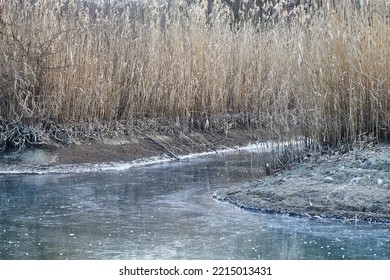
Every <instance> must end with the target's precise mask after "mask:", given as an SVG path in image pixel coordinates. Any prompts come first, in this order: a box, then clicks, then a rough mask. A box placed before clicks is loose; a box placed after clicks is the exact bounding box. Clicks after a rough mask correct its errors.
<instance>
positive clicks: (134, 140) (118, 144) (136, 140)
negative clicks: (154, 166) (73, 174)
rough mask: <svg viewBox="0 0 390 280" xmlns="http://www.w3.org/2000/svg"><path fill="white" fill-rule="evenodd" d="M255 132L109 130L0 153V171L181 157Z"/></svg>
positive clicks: (252, 137) (245, 140) (251, 137)
mask: <svg viewBox="0 0 390 280" xmlns="http://www.w3.org/2000/svg"><path fill="white" fill-rule="evenodd" d="M258 135H259V133H258V132H256V131H253V130H243V129H240V130H234V129H231V130H229V131H228V132H227V133H223V134H222V133H221V134H219V133H201V132H196V131H194V132H189V133H183V132H175V133H159V132H156V131H149V132H147V133H144V132H139V131H134V132H133V133H132V134H131V135H124V134H120V135H118V134H117V133H111V134H110V135H105V136H104V137H101V138H97V139H94V140H86V139H84V140H80V139H79V140H77V141H76V140H73V141H72V144H70V145H60V144H58V143H56V142H55V141H50V142H48V143H49V144H48V145H42V146H38V147H33V148H28V149H25V150H22V151H18V150H8V151H6V152H4V153H0V170H3V171H4V170H22V169H23V168H24V169H28V170H32V169H39V168H50V167H59V166H62V165H67V166H69V165H78V164H101V163H107V162H111V163H112V162H132V161H134V160H139V159H144V158H148V157H153V156H163V157H174V156H178V157H180V156H181V155H186V154H191V153H199V152H205V151H213V150H216V149H223V148H230V147H234V146H245V145H248V144H250V143H252V142H254V141H256V140H258V138H257V136H258Z"/></svg>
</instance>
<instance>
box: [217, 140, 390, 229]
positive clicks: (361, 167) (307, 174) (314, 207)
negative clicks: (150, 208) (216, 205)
mask: <svg viewBox="0 0 390 280" xmlns="http://www.w3.org/2000/svg"><path fill="white" fill-rule="evenodd" d="M214 198H216V199H218V200H220V201H225V202H229V203H232V204H234V205H236V206H239V207H241V208H244V209H247V210H251V211H260V212H265V213H282V214H288V215H292V216H310V217H314V218H318V219H321V218H336V219H342V220H344V221H359V220H364V221H369V222H385V223H389V222H390V146H389V145H382V146H377V147H368V148H365V149H363V150H355V151H351V152H349V153H347V154H343V155H337V154H336V155H332V156H321V157H312V156H311V157H306V158H304V159H303V161H302V162H301V163H299V164H296V165H294V166H292V167H291V169H290V170H285V171H283V172H278V173H276V174H274V175H271V176H267V177H265V178H263V179H261V180H258V181H256V182H251V183H248V184H246V185H244V186H235V187H233V188H230V189H226V190H222V191H219V192H217V193H215V194H214Z"/></svg>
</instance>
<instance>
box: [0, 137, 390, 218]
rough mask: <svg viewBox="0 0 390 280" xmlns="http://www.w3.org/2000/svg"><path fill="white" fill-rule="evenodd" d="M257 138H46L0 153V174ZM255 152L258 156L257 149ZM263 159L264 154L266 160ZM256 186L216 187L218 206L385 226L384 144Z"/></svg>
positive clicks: (96, 165) (389, 207) (310, 163)
mask: <svg viewBox="0 0 390 280" xmlns="http://www.w3.org/2000/svg"><path fill="white" fill-rule="evenodd" d="M259 135H260V133H259V132H258V131H255V130H249V129H231V130H228V131H227V132H226V133H205V132H203V133H202V132H200V131H198V132H196V131H192V132H187V133H184V132H180V131H176V132H174V133H161V132H157V131H151V130H149V131H147V132H146V131H138V130H135V131H133V132H132V133H131V134H130V135H125V134H123V133H122V134H117V133H108V134H106V135H105V136H104V137H99V138H96V139H93V140H92V139H78V140H77V141H76V140H73V142H72V143H71V144H69V145H59V144H58V143H56V142H55V141H51V142H49V143H48V144H46V145H42V146H39V147H38V148H37V147H35V148H29V149H26V150H22V151H16V150H14V151H12V150H8V151H7V152H4V153H1V154H0V173H2V174H23V173H24V174H26V173H29V174H45V173H51V174H53V173H79V172H87V171H104V170H122V169H127V168H129V167H131V166H138V165H143V164H153V163H158V162H163V161H176V160H178V159H180V158H184V157H186V156H188V155H194V156H197V155H200V154H201V153H212V154H216V155H217V154H218V153H220V152H221V151H224V150H226V149H229V148H236V149H240V147H241V148H242V147H245V146H248V145H249V144H253V143H258V142H259V141H261V139H259V138H258V137H259ZM257 152H259V151H257ZM265 160H266V157H265ZM262 172H263V174H264V176H263V177H262V178H261V179H259V180H258V181H255V182H249V183H248V184H246V185H237V186H235V187H233V188H229V189H221V190H219V191H218V192H217V193H215V194H214V198H215V199H217V200H219V201H224V202H229V203H231V204H233V205H236V206H238V207H240V208H243V209H246V210H250V211H258V212H265V213H280V214H288V215H292V216H310V217H314V218H318V219H322V218H337V219H342V220H344V221H358V220H364V221H369V222H385V223H389V222H390V146H389V145H375V146H374V145H373V146H370V145H369V146H367V147H366V148H364V149H361V150H353V151H350V152H349V153H345V154H337V153H334V154H333V155H322V156H318V155H315V154H308V155H307V156H306V157H304V158H303V159H302V160H301V162H300V163H295V164H293V165H292V166H290V168H289V169H287V170H283V169H282V170H278V171H273V172H271V173H272V174H271V175H270V176H266V174H265V173H267V171H266V169H265V168H264V170H262Z"/></svg>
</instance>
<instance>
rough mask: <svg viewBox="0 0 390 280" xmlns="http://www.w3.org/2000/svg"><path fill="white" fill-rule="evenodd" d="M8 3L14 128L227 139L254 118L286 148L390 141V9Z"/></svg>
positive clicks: (8, 114) (7, 109) (0, 46)
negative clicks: (155, 131)
mask: <svg viewBox="0 0 390 280" xmlns="http://www.w3.org/2000/svg"><path fill="white" fill-rule="evenodd" d="M32 2H34V1H32ZM149 2H150V3H152V2H153V1H149ZM1 3H2V7H4V10H5V11H6V12H5V13H4V14H3V16H2V22H4V28H3V29H2V40H1V42H0V59H1V61H0V62H1V65H2V66H1V67H2V68H1V79H2V82H1V88H0V116H1V117H2V118H4V119H14V120H22V121H24V122H28V123H31V124H32V125H33V124H37V123H40V122H45V121H51V122H54V123H57V124H67V125H70V126H72V125H77V124H79V123H88V124H96V125H98V124H101V123H107V122H116V121H125V122H130V123H131V122H132V121H134V120H136V119H143V118H147V119H156V120H158V121H159V122H161V123H169V124H171V125H174V124H175V123H176V124H179V125H180V126H190V127H195V128H199V129H205V130H207V129H212V130H215V131H224V132H226V131H227V130H228V129H229V128H230V127H232V126H235V125H236V126H239V125H242V124H239V123H238V122H237V123H234V121H233V122H232V121H229V120H228V116H229V115H232V114H233V115H234V114H239V113H245V114H248V115H250V116H251V117H250V118H249V119H250V120H256V121H250V120H246V121H247V122H248V123H249V122H250V124H248V125H255V126H256V128H259V129H261V130H262V131H264V132H265V134H267V135H268V136H269V137H270V138H273V139H280V140H282V139H290V138H292V137H295V136H297V135H304V136H306V137H309V138H311V139H313V140H314V141H315V142H316V143H318V145H320V146H321V145H326V144H329V145H341V144H342V143H353V142H356V141H359V140H361V138H362V137H363V136H366V137H369V136H370V137H374V138H375V139H380V138H383V137H389V129H390V117H389V112H390V97H389V83H390V81H389V79H388V73H390V64H389V57H390V50H389V48H388V46H389V38H390V36H389V35H390V26H389V25H388V23H387V21H386V19H387V14H386V9H388V7H387V6H386V3H385V2H384V1H377V2H376V3H372V4H370V5H366V6H363V7H360V8H356V7H355V6H353V5H352V4H351V2H349V1H343V2H338V4H335V2H334V1H322V2H321V3H322V6H316V5H317V4H315V5H314V6H312V7H311V8H310V9H307V8H305V7H304V6H295V7H293V8H283V7H285V6H280V5H279V6H278V7H279V8H277V7H271V6H269V3H268V4H267V5H268V6H267V7H266V6H263V7H262V10H261V11H262V12H263V13H264V14H263V15H262V16H261V17H259V14H258V13H259V10H258V9H257V10H256V9H253V11H255V12H256V13H257V14H256V16H257V17H258V18H260V19H261V20H260V21H257V22H256V21H255V22H251V21H240V22H239V23H237V24H236V25H235V24H234V23H233V22H234V21H233V20H232V18H233V13H232V12H231V11H230V10H229V9H228V8H227V7H226V6H224V5H223V3H220V4H214V8H213V11H212V12H211V14H208V13H209V12H210V11H209V7H208V6H207V5H204V1H203V2H202V1H200V2H199V3H198V4H192V5H187V4H186V3H185V2H184V1H177V2H176V5H174V4H172V5H170V6H168V5H166V6H164V5H157V4H156V5H152V4H149V5H148V6H140V5H137V4H135V3H133V4H129V5H128V6H123V7H119V8H118V7H117V8H114V7H110V6H108V8H107V7H106V8H105V9H101V10H94V9H88V7H87V8H83V7H82V6H80V4H79V1H76V0H69V1H43V2H42V1H41V2H37V4H31V3H30V2H29V1H25V2H20V1H7V2H6V3H5V2H4V3H3V2H1ZM21 3H23V5H21ZM315 3H317V2H315ZM280 7H281V8H280ZM286 7H287V6H286ZM110 9H111V10H110ZM248 11H249V10H248ZM270 11H272V13H270ZM245 13H246V16H248V15H249V12H245ZM271 15H272V16H271ZM221 116H222V119H223V123H221V122H220V121H218V120H219V119H220V118H221ZM244 122H245V121H244Z"/></svg>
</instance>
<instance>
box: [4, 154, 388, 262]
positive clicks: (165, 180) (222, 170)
mask: <svg viewBox="0 0 390 280" xmlns="http://www.w3.org/2000/svg"><path fill="white" fill-rule="evenodd" d="M256 162H258V161H257V160H256V156H254V154H253V153H245V152H241V153H233V154H230V155H224V156H208V157H202V158H188V159H186V160H184V161H181V162H168V163H159V164H154V165H150V166H133V167H131V168H129V169H126V170H121V171H112V170H111V171H104V172H86V173H81V174H46V175H20V174H19V175H16V174H14V175H11V174H8V175H7V174H1V175H0V259H390V226H389V225H368V224H345V223H342V222H340V221H336V222H335V221H327V220H312V219H306V218H294V217H287V216H281V215H270V214H260V213H251V212H246V211H244V210H241V209H238V208H237V207H234V206H232V205H229V204H224V203H220V202H217V201H215V200H213V199H212V195H213V193H214V191H215V190H217V189H218V188H225V187H228V186H229V185H232V184H240V183H244V182H247V181H249V180H253V179H254V178H256V176H258V170H259V168H260V167H259V166H257V165H256Z"/></svg>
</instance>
